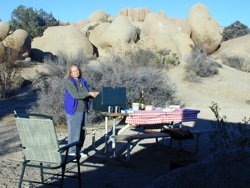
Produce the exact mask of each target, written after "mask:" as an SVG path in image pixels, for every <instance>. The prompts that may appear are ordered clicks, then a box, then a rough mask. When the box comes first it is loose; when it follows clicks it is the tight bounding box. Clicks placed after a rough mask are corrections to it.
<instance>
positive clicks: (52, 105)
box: [29, 53, 88, 124]
mask: <svg viewBox="0 0 250 188" xmlns="http://www.w3.org/2000/svg"><path fill="white" fill-rule="evenodd" d="M87 63H88V59H87V58H86V56H85V55H84V54H82V53H78V55H77V56H76V57H68V56H66V55H64V54H62V53H59V55H58V57H57V58H54V59H50V58H47V59H45V60H44V64H45V65H46V69H47V71H46V72H43V73H39V74H38V77H37V79H36V81H35V82H34V83H33V87H34V89H35V90H36V91H37V94H38V100H37V103H36V104H34V105H33V106H32V107H31V109H29V111H35V112H38V113H43V114H48V115H51V116H53V117H54V121H55V122H56V124H64V123H65V122H66V116H65V114H64V108H63V102H64V89H65V88H64V81H65V79H66V78H67V76H68V75H67V74H68V69H69V67H70V65H72V64H76V65H78V66H79V67H82V66H83V65H86V64H87Z"/></svg>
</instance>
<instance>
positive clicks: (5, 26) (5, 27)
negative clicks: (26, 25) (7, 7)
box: [0, 22, 10, 41]
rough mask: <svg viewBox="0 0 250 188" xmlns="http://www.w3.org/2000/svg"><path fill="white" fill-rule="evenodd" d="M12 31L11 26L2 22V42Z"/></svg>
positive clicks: (0, 24)
mask: <svg viewBox="0 0 250 188" xmlns="http://www.w3.org/2000/svg"><path fill="white" fill-rule="evenodd" d="M9 30H10V24H9V23H7V22H0V41H2V40H3V39H5V37H7V35H8V33H9Z"/></svg>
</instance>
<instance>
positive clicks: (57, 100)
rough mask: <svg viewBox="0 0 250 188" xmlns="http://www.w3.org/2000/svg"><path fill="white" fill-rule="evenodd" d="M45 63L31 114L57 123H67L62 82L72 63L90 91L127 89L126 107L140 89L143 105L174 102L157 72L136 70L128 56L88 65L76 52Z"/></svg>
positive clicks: (172, 93)
mask: <svg viewBox="0 0 250 188" xmlns="http://www.w3.org/2000/svg"><path fill="white" fill-rule="evenodd" d="M45 63H46V65H47V69H48V72H47V73H43V74H40V75H39V78H37V81H36V83H35V84H34V85H35V89H36V90H37V93H38V96H39V99H38V101H37V104H36V105H34V106H32V108H31V109H30V111H35V112H39V113H44V114H50V115H53V117H54V120H55V122H56V124H63V123H65V122H66V121H65V120H66V119H65V118H66V117H65V114H64V109H63V102H64V80H65V79H66V77H67V75H66V74H67V70H68V67H69V66H70V65H71V64H77V65H79V66H80V68H81V70H82V75H83V77H84V78H85V79H86V80H87V81H88V83H89V85H90V89H91V90H97V91H101V88H102V87H105V86H117V87H126V88H127V100H128V105H131V103H132V102H134V101H138V99H139V94H140V91H141V90H144V91H145V102H146V103H149V104H154V105H158V106H161V105H162V106H163V105H165V104H166V102H169V103H175V102H176V101H177V99H176V98H175V89H174V86H173V85H172V84H171V83H170V81H169V79H167V76H166V75H165V74H164V73H163V72H162V71H161V70H160V69H153V68H152V67H145V66H142V67H138V66H137V65H135V63H134V62H133V61H132V59H131V58H128V57H124V56H112V57H110V58H108V59H107V60H105V61H102V62H99V63H98V64H97V63H96V64H91V63H89V62H88V60H87V59H86V57H85V56H84V55H83V54H80V53H79V54H78V55H77V56H76V57H66V56H65V55H63V54H61V55H59V56H58V58H57V59H56V60H54V61H52V60H47V61H46V62H45ZM97 115H98V114H97ZM95 118H96V117H93V119H95Z"/></svg>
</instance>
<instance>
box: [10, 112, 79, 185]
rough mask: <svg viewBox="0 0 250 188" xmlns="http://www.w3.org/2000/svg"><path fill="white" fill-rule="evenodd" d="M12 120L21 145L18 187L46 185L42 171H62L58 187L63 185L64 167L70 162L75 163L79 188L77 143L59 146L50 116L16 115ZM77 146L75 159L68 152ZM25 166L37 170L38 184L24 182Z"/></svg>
mask: <svg viewBox="0 0 250 188" xmlns="http://www.w3.org/2000/svg"><path fill="white" fill-rule="evenodd" d="M14 114H15V121H16V126H17V129H18V133H19V135H20V140H21V146H22V149H23V153H24V161H23V167H22V172H21V175H20V180H19V187H21V186H22V182H23V181H28V182H35V183H45V181H44V174H47V173H46V172H44V169H57V168H61V169H62V173H61V174H60V175H61V176H62V178H61V182H60V187H62V186H63V180H64V176H65V169H66V165H67V164H68V163H70V162H75V161H76V163H77V168H78V173H77V176H67V177H77V178H78V181H79V187H81V174H80V142H74V143H72V144H69V145H66V146H63V147H61V148H60V147H59V144H58V139H57V135H56V130H55V126H54V123H53V120H52V118H51V117H50V116H47V115H42V114H27V113H16V112H14ZM73 146H76V148H77V152H76V155H75V156H71V155H68V149H69V148H70V147H73ZM26 167H34V168H40V175H41V182H37V181H29V180H24V172H25V168H26Z"/></svg>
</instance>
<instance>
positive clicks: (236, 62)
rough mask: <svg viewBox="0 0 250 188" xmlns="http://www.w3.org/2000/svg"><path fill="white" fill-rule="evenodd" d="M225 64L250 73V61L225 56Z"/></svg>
mask: <svg viewBox="0 0 250 188" xmlns="http://www.w3.org/2000/svg"><path fill="white" fill-rule="evenodd" d="M222 59H223V63H224V64H226V65H228V66H230V67H233V68H236V69H238V70H241V71H245V72H250V60H247V59H246V58H243V57H239V56H232V57H228V56H223V58H222Z"/></svg>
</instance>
